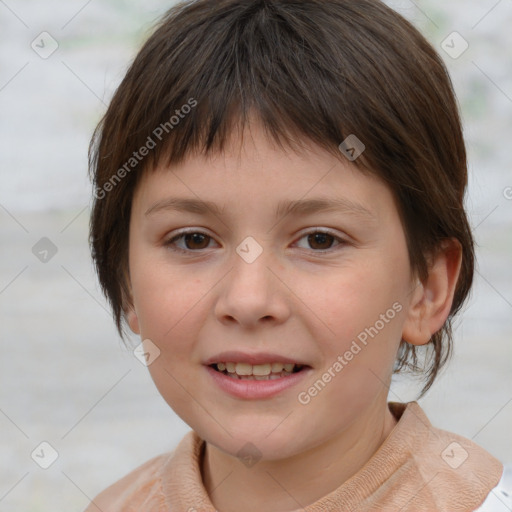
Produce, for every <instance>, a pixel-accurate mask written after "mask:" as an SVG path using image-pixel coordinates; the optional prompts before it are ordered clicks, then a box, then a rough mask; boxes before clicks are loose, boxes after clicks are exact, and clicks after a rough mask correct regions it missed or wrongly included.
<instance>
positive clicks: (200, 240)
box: [185, 233, 208, 249]
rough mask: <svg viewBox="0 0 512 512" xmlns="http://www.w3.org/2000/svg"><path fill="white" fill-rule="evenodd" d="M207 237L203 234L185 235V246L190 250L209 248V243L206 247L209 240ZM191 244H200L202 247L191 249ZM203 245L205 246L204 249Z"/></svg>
mask: <svg viewBox="0 0 512 512" xmlns="http://www.w3.org/2000/svg"><path fill="white" fill-rule="evenodd" d="M207 238H208V237H207V236H206V235H203V234H201V233H189V234H187V235H185V244H186V246H187V248H188V249H204V248H205V247H207V246H208V243H206V246H204V241H205V240H207ZM190 244H192V245H194V244H198V245H200V247H190ZM201 244H202V245H203V246H204V247H202V246H201Z"/></svg>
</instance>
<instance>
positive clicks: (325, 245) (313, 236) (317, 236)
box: [299, 231, 344, 252]
mask: <svg viewBox="0 0 512 512" xmlns="http://www.w3.org/2000/svg"><path fill="white" fill-rule="evenodd" d="M303 239H306V242H307V244H309V247H301V248H302V249H310V248H311V249H314V250H315V251H316V252H319V251H328V250H329V249H332V248H333V244H334V243H335V242H337V244H336V245H335V246H334V247H336V246H338V245H342V244H343V243H344V240H342V239H341V238H340V237H337V236H335V235H334V234H332V233H330V232H329V231H312V232H311V233H307V234H305V235H303V236H302V237H301V238H300V239H299V241H300V240H303ZM299 247H300V245H299Z"/></svg>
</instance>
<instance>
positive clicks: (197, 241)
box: [165, 231, 213, 252]
mask: <svg viewBox="0 0 512 512" xmlns="http://www.w3.org/2000/svg"><path fill="white" fill-rule="evenodd" d="M211 241H213V239H212V237H211V236H209V235H207V234H206V233H202V232H201V231H187V232H182V233H180V234H178V235H176V236H175V237H173V238H171V239H170V240H168V241H167V242H166V243H165V245H166V246H168V247H169V248H170V249H172V250H176V251H181V252H197V251H200V250H202V249H208V248H209V243H210V242H211ZM178 242H181V243H178Z"/></svg>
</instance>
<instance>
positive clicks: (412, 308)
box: [402, 239, 462, 345]
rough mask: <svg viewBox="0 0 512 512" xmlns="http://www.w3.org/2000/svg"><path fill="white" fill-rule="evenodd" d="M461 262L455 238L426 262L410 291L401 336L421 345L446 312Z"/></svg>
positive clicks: (433, 331) (442, 319)
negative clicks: (425, 271) (420, 278)
mask: <svg viewBox="0 0 512 512" xmlns="http://www.w3.org/2000/svg"><path fill="white" fill-rule="evenodd" d="M461 261H462V247H461V245H460V243H459V241H458V240H455V239H450V240H447V241H445V242H444V243H443V244H442V246H441V247H440V248H439V250H438V251H437V253H436V255H435V257H434V258H433V260H432V261H431V262H430V265H429V271H428V276H427V278H426V279H425V280H423V282H420V283H419V284H418V285H417V286H416V287H415V289H414V290H413V291H412V293H411V301H410V304H409V311H408V315H407V319H406V321H405V323H404V327H403V331H402V339H403V340H405V341H407V342H408V343H411V344H412V345H425V344H427V343H428V342H429V341H430V338H431V337H432V336H433V335H434V334H435V333H436V332H437V331H439V329H441V328H442V327H443V325H444V323H445V321H446V319H447V318H448V315H449V314H450V310H451V307H452V303H453V296H454V293H455V289H456V285H457V280H458V277H459V273H460V267H461Z"/></svg>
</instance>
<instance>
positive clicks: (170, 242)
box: [165, 229, 347, 254]
mask: <svg viewBox="0 0 512 512" xmlns="http://www.w3.org/2000/svg"><path fill="white" fill-rule="evenodd" d="M318 233H320V234H323V235H329V236H332V237H333V239H334V241H336V242H338V244H337V245H335V246H334V247H331V248H329V249H323V250H315V249H310V250H311V251H313V252H314V253H317V254H318V253H319V254H324V253H327V252H332V251H334V250H336V247H338V248H339V247H340V246H343V245H346V244H347V241H346V240H343V239H342V238H340V237H339V236H337V235H335V234H334V233H333V232H332V231H330V230H327V229H315V230H313V231H308V232H307V233H304V234H302V236H301V237H300V238H299V239H298V240H302V239H303V238H304V237H307V236H309V235H314V234H318ZM191 234H198V235H205V236H206V237H208V238H210V239H211V240H213V237H211V236H210V235H208V233H205V232H203V231H198V230H195V229H194V230H188V231H181V232H179V233H178V234H177V235H175V236H174V237H172V238H171V239H169V240H168V241H166V242H165V246H166V247H168V248H169V249H170V250H171V251H174V252H178V253H182V254H193V253H200V252H202V251H205V250H206V249H208V248H206V249H197V250H193V249H182V248H181V247H177V246H176V245H175V242H176V241H177V240H179V239H181V238H183V237H184V236H186V235H191Z"/></svg>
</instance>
